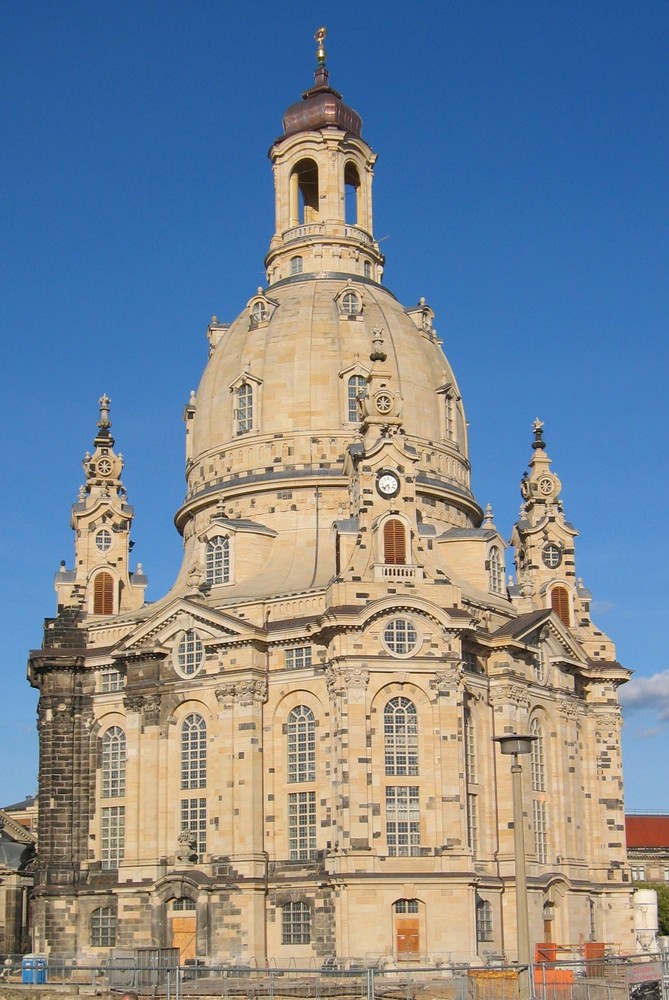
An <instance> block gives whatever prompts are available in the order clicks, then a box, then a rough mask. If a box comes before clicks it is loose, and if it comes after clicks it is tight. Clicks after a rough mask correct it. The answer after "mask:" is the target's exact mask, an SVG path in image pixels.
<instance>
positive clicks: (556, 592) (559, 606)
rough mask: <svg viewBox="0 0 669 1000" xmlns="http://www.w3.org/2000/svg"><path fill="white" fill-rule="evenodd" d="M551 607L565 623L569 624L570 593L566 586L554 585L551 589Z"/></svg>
mask: <svg viewBox="0 0 669 1000" xmlns="http://www.w3.org/2000/svg"><path fill="white" fill-rule="evenodd" d="M551 607H552V609H553V611H554V612H555V614H556V615H557V616H558V618H560V619H561V620H562V621H563V622H564V623H565V625H569V594H568V592H567V589H566V587H553V589H552V590H551Z"/></svg>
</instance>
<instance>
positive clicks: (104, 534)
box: [95, 528, 112, 552]
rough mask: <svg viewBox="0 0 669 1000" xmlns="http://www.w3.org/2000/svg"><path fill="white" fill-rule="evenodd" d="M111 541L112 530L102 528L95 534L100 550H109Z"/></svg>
mask: <svg viewBox="0 0 669 1000" xmlns="http://www.w3.org/2000/svg"><path fill="white" fill-rule="evenodd" d="M111 543H112V536H111V531H107V529H106V528H101V529H100V531H98V533H97V535H96V536H95V544H96V545H97V547H98V548H99V550H100V552H108V551H109V549H110V548H111Z"/></svg>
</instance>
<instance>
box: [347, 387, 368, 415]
mask: <svg viewBox="0 0 669 1000" xmlns="http://www.w3.org/2000/svg"><path fill="white" fill-rule="evenodd" d="M366 390H367V379H366V378H365V377H364V375H351V377H350V378H349V380H348V420H349V423H351V424H357V423H359V421H360V413H359V412H358V400H359V399H360V397H361V396H363V395H364V394H365V392H366Z"/></svg>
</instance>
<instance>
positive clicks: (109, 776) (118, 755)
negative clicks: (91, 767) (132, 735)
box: [102, 726, 125, 799]
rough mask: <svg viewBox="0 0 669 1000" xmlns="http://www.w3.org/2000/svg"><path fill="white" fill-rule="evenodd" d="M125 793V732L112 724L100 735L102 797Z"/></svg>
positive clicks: (117, 796)
mask: <svg viewBox="0 0 669 1000" xmlns="http://www.w3.org/2000/svg"><path fill="white" fill-rule="evenodd" d="M122 795H125V733H124V732H123V730H122V729H121V728H120V727H119V726H112V727H111V728H110V729H108V730H107V731H106V733H105V734H104V736H103V737H102V797H103V798H104V799H115V798H119V797H120V796H122Z"/></svg>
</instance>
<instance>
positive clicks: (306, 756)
mask: <svg viewBox="0 0 669 1000" xmlns="http://www.w3.org/2000/svg"><path fill="white" fill-rule="evenodd" d="M286 737H287V756H286V777H287V780H288V784H290V785H296V784H304V783H308V782H314V781H315V780H316V716H315V715H314V713H313V710H312V709H311V708H309V706H308V705H296V706H295V708H293V709H291V711H290V712H289V713H288V717H287V720H286Z"/></svg>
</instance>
